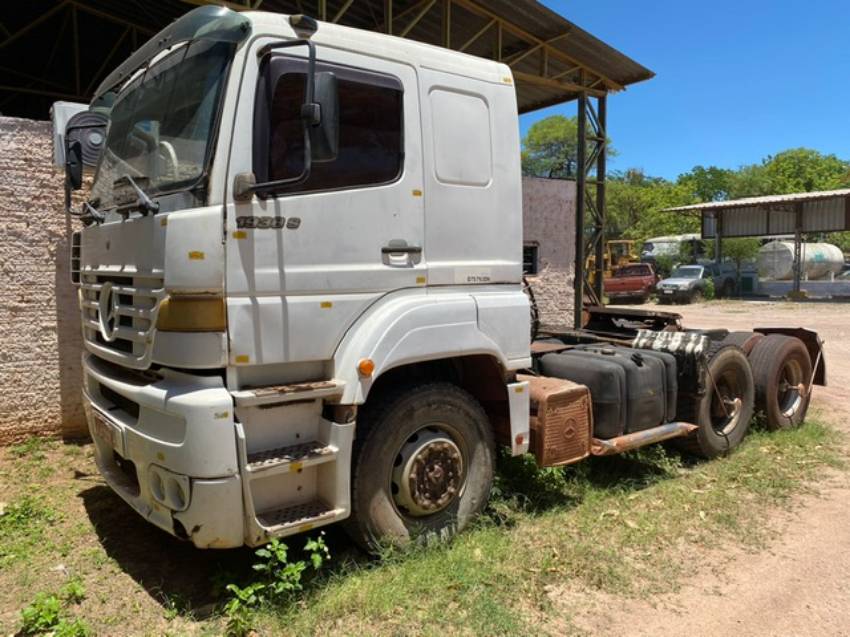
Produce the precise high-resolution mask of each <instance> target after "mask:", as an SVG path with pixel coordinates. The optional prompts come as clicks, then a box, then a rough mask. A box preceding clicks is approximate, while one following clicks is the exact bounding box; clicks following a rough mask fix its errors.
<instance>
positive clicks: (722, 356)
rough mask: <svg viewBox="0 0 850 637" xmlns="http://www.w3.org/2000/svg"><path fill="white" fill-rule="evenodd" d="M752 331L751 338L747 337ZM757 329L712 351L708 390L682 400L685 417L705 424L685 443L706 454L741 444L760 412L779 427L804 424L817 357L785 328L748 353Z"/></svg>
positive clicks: (731, 337) (768, 424)
mask: <svg viewBox="0 0 850 637" xmlns="http://www.w3.org/2000/svg"><path fill="white" fill-rule="evenodd" d="M745 337H746V338H745ZM752 337H753V334H752V333H739V332H734V333H731V334H729V336H728V337H727V338H726V339H724V340H723V341H720V342H719V343H718V344H717V345H716V346H715V348H714V349H713V351H711V352H710V353H709V359H708V363H707V370H706V376H707V378H706V383H705V384H706V391H705V393H704V394H703V396H702V397H701V398H699V399H698V400H696V401H694V400H690V401H687V402H684V403H680V409H679V414H678V415H679V419H680V420H685V421H687V422H692V423H694V424H696V425H698V426H699V429H698V430H697V431H696V432H695V433H694V434H692V435H691V436H690V437H688V438H686V439H684V440H682V441H681V446H682V447H683V448H684V449H685V450H687V451H689V452H692V453H694V454H696V455H699V456H702V457H704V458H714V457H717V456H719V455H722V454H724V453H728V452H729V451H731V450H732V449H734V448H735V447H737V446H738V445H739V444H740V443H741V441H742V440H743V438H744V436H745V435H746V433H747V430H748V429H749V426H750V421H751V420H752V418H753V415H754V414H755V413H759V414H761V415H762V416H763V418H764V424H765V426H766V427H767V428H768V429H770V430H772V431H776V430H779V429H788V428H792V427H796V426H798V425H800V424H801V423H802V422H803V420H804V419H805V417H806V412H807V411H808V408H809V400H810V397H811V380H812V361H811V358H810V356H809V352H808V350H807V349H806V347H805V345H803V342H802V341H800V340H799V339H797V338H793V337H790V336H784V335H781V334H769V335H767V336H764V337H763V338H759V339H757V340H755V344H754V345H752V347H751V349H750V350H749V355H747V354H745V353H744V351H743V350H742V349H741V347H740V345H742V344H744V343H747V342H748V341H749V342H750V343H752V341H750V339H751V338H752Z"/></svg>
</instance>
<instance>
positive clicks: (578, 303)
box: [573, 93, 587, 329]
mask: <svg viewBox="0 0 850 637" xmlns="http://www.w3.org/2000/svg"><path fill="white" fill-rule="evenodd" d="M586 132H587V95H585V94H584V93H582V94H580V95H579V98H578V140H577V152H576V154H577V156H578V157H577V160H576V236H575V251H576V261H575V264H574V269H573V289H574V290H575V292H574V296H573V327H574V328H575V329H581V328H582V326H583V325H582V324H583V316H582V311H583V309H584V270H585V263H584V196H585V185H586V184H585V182H586V177H587V175H586V174H585V172H584V160H585V141H586V137H585V135H586Z"/></svg>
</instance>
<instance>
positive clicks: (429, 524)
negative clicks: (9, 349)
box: [67, 6, 823, 548]
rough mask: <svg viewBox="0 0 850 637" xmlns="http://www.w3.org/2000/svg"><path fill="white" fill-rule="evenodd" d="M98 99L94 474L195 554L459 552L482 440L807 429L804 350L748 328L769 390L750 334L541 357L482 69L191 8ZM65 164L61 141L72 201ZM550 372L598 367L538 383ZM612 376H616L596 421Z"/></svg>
mask: <svg viewBox="0 0 850 637" xmlns="http://www.w3.org/2000/svg"><path fill="white" fill-rule="evenodd" d="M89 108H90V111H91V112H96V113H100V114H102V115H104V116H106V117H107V118H108V122H109V124H108V129H107V132H106V137H105V143H104V147H103V151H102V154H101V156H100V160H99V164H98V168H97V172H96V174H95V177H94V183H93V187H92V190H91V195H90V198H89V199H88V201H87V202H86V203H84V204H83V206H82V208H81V209H80V210H79V211H75V212H73V214H77V215H79V216H81V217H82V218H83V221H84V223H85V227H84V228H83V230H82V231H81V233H80V235H79V245H80V253H79V299H80V310H81V319H82V330H83V337H84V343H85V348H86V353H85V355H84V356H83V361H82V364H83V368H84V388H83V392H84V403H85V409H86V413H87V417H88V420H89V425H90V431H91V434H92V438H93V439H94V443H95V446H96V459H97V464H98V467H99V469H100V471H101V472H102V474H103V475H104V477H105V478H106V480H107V482H108V483H109V485H110V486H111V487H112V488H113V489H114V490H115V491H116V492H117V493H118V494H119V495H120V496H121V497H122V498H123V499H124V500H125V501H126V502H127V503H128V504H129V505H130V506H131V507H132V508H133V509H135V510H136V511H137V512H138V513H139V514H140V515H141V516H143V517H144V518H145V519H147V520H149V521H150V522H152V523H153V524H155V525H156V526H158V527H160V528H162V529H164V530H165V531H167V532H169V533H172V534H174V535H176V536H178V537H182V538H184V539H187V540H191V541H192V542H193V543H194V544H195V545H196V546H198V547H217V548H224V547H234V546H240V545H243V544H248V545H257V544H260V543H263V542H266V541H268V539H269V538H271V537H275V536H286V535H291V534H294V533H299V532H302V531H305V530H308V529H311V528H314V527H317V526H321V525H326V524H329V523H332V522H336V521H339V520H346V521H347V528H348V530H349V531H350V533H351V534H352V537H353V538H354V539H355V540H357V541H358V542H360V543H361V544H363V545H364V546H367V547H374V546H375V545H376V544H377V543H378V542H379V541H381V540H383V539H386V538H389V539H394V540H400V541H405V540H406V539H408V538H410V537H413V536H418V535H422V534H425V535H428V534H437V535H441V536H446V535H450V534H451V533H453V532H455V531H457V530H460V529H462V528H463V527H464V526H465V525H466V524H467V523H468V522H469V520H470V519H471V518H472V517H474V516H475V515H476V514H477V513H478V512H480V511H481V510H482V509H483V508H484V507H485V506H486V504H487V500H488V495H489V491H490V486H491V482H492V480H493V475H494V471H495V458H496V453H495V449H496V444H503V445H506V446H507V447H509V448H510V449H511V450H512V452H513V453H514V454H522V453H526V452H527V451H529V449H530V450H531V451H532V452H533V453H534V454H535V455H536V456H537V458H538V460H539V461H540V462H541V463H542V464H547V465H563V464H568V463H570V462H575V461H577V460H580V459H582V458H584V457H586V456H588V455H590V454H592V453H595V454H608V453H616V452H620V451H624V450H627V449H630V448H634V447H636V446H639V445H642V444H648V443H650V442H656V441H658V440H663V439H666V438H670V437H676V436H678V437H682V439H683V440H684V441H685V442H686V443H687V444H689V445H690V446H691V447H692V448H693V449H695V450H696V451H698V452H699V453H702V454H703V455H707V456H712V455H716V454H718V453H722V452H724V451H726V450H728V449H730V448H732V447H733V446H734V445H735V444H737V442H738V441H739V440H740V438H741V437H742V436H743V433H745V432H746V428H747V426H748V424H749V419H750V415H751V414H752V411H753V408H754V405H756V404H757V401H758V400H762V403H765V401H768V402H770V401H773V402H775V403H776V408H777V409H780V411H781V412H782V413H786V412H787V413H790V416H782V418H786V419H787V420H788V423H791V422H792V421H793V422H794V423H796V422H799V421H800V420H801V419H802V417H803V415H804V414H805V409H806V407H807V405H808V400H809V395H810V391H809V390H810V386H811V384H812V382H813V381H814V382H820V381H821V380H822V379H823V375H822V374H820V376H817V377H815V376H813V370H815V369H821V370H822V368H823V364H822V360H821V358H820V354H819V348H818V346H817V343H816V341H812V340H811V338H808V340H807V341H806V345H804V343H803V341H801V340H798V339H797V338H792V337H789V336H776V335H766V336H763V338H762V340H761V342H762V343H764V342H767V341H771V342H772V341H773V340H775V339H776V338H779V339H780V340H781V342H782V347H784V348H785V349H784V350H782V351H783V352H785V354H783V356H784V358H782V365H783V366H784V367H781V369H780V372H781V370H785V369H786V367H787V368H788V369H787V370H786V371H785V372H781V373H782V374H785V375H784V376H782V377H781V378H782V379H783V380H782V382H783V383H784V384H783V385H781V391H780V390H779V389H776V388H774V390H773V393H772V394H771V393H769V392H768V396H767V398H764V397H763V396H762V397H761V398H759V396H760V395H757V392H759V391H762V389H763V387H764V386H766V385H765V382H768V381H763V382H762V385H761V386H760V385H758V380H756V382H754V380H753V373H754V371H755V372H756V373H759V370H760V369H761V368H758V369H756V368H755V367H754V368H753V370H751V369H750V366H749V364H748V362H747V358H746V356H747V350H745V349H742V347H746V346H750V350H752V352H753V353H752V354H751V358H752V357H753V356H755V354H756V352H757V351H761V350H759V349H758V348H759V344H758V343H756V344H754V345H752V343H751V342H752V341H753V339H756V340H758V337H759V336H760V335H755V334H750V337H752V338H751V339H750V340H749V341H747V342H746V343H745V342H744V341H743V340H742V341H741V342H737V341H736V343H735V344H730V343H725V341H723V340H722V339H720V340H717V339H715V340H712V338H711V335H710V334H708V335H707V334H705V333H699V332H683V331H681V332H676V331H673V332H671V331H670V325H666V327H667V328H668V329H666V330H665V331H663V332H661V331H653V330H652V329H644V330H642V331H640V332H638V331H635V330H634V326H635V324H636V323H635V321H634V319H628V320H625V319H623V320H615V318H614V317H613V315H609V316H608V319H610V321H611V324H610V325H609V326H608V327H605V328H604V329H602V328H600V329H598V330H596V331H594V329H593V327H592V326H590V327H589V328H588V330H584V331H579V332H580V333H578V332H577V333H576V334H564V335H561V337H560V338H559V339H546V340H543V341H539V342H537V343H535V344H534V345H532V343H531V338H530V334H531V329H530V318H529V317H530V308H529V299H528V297H527V295H526V294H525V293H524V291H523V284H522V199H521V177H520V141H519V133H518V121H517V106H516V96H515V90H514V86H513V80H512V76H511V71H510V69H509V68H508V67H507V66H505V65H503V64H499V63H496V62H491V61H487V60H483V59H479V58H475V57H470V56H467V55H463V54H460V53H455V52H451V51H448V50H444V49H440V48H436V47H432V46H427V45H423V44H418V43H415V42H412V41H408V40H404V39H400V38H394V37H390V36H386V35H382V34H377V33H371V32H365V31H359V30H355V29H351V28H345V27H341V26H337V25H333V24H325V23H317V22H315V21H313V20H311V19H309V18H304V17H302V16H291V17H287V16H282V15H280V14H275V13H262V12H246V13H235V12H232V11H230V10H228V9H224V8H221V7H212V6H206V7H201V8H198V9H196V10H194V11H192V12H190V13H188V14H187V15H185V16H184V17H182V18H181V19H179V20H177V21H176V22H174V23H173V24H171V25H170V26H169V27H167V28H166V29H164V30H163V31H162V32H161V33H159V34H158V35H157V36H155V37H154V38H153V39H152V40H151V41H150V42H148V43H147V44H145V45H144V46H142V47H141V48H140V49H139V50H138V51H137V52H136V53H134V54H133V56H132V57H131V58H130V59H128V60H127V61H126V62H124V63H123V64H122V65H121V66H120V67H119V68H118V69H116V70H115V71H114V72H113V73H112V74H111V75H109V77H108V78H107V79H106V80H105V81H104V82H103V83H102V85H101V86H100V87H99V88H98V90H97V93H96V97H95V98H94V100H93V101H92V103H91V105H90V107H89ZM80 152H81V151H80V144H79V143H78V142H71V143H69V144H68V147H67V154H68V162H67V182H68V187H69V189H75V188H79V186H80V183H81V164H80ZM621 318H622V317H621ZM624 320H625V322H623V321H624ZM662 322H663V319H662ZM646 326H649V323H647V324H646ZM630 330H632V331H631V332H630ZM602 332H605V334H604V335H602ZM632 332H633V333H632ZM612 334H613V336H612ZM764 334H769V331H765V332H764ZM806 334H808V333H806ZM730 336H731V335H730ZM809 336H810V335H809ZM724 338H725V337H724ZM636 339H642V340H640V343H638V340H636ZM783 339H784V340H783ZM633 340H634V341H635V345H636V346H637V345H640V347H643V349H640V350H638V349H634V348H631V347H624V346H630V345H631V344H632V341H633ZM588 342H589V343H591V344H593V343H596V344H597V345H599V344H602V345H605V347H602V348H601V349H599V348H596V349H593V348H589V349H586V351H585V350H582V349H581V348H582V347H584V346H583V345H581V343H585V345H586V344H587V343H588ZM720 343H724V344H723V346H722V347H719V349H720V355H715V354H716V350H717V349H718V346H719V344H720ZM812 343H814V345H812ZM614 347H616V348H618V349H617V351H613V348H614ZM776 347H777V346H776V345H775V344H773V345H771V349H770V352H771V353H775V351H774V350H775V349H776ZM609 349H611V351H608V350H609ZM573 350H575V352H574V351H573ZM652 351H656V352H659V356H658V357H654V358H653V356H652V355H651V352H652ZM765 351H766V350H765ZM664 352H671V353H672V354H663V353H664ZM662 354H663V356H662ZM571 356H575V357H578V356H582V357H584V358H583V359H582V360H585V361H586V363H585V364H583V365H580V366H579V367H581V368H582V369H581V373H582V374H583V373H584V372H586V371H587V370H588V369H590V370H600V371H599V373H598V374H596V373H592V374H591V376H590V377H587V378H586V382H580V381H578V379H576V378H570V374H571V372H569V371H564V372H563V374H562V375H561V377H555V376H557V375H558V371H557V370H559V369H560V370H569V369H573V367H571V365H572V364H573V363H575V362H576V361H575V360H574V359H573V358H571ZM606 357H607V358H606ZM665 357H666V358H665ZM762 358H764V356H762ZM773 358H775V356H773V357H772V358H771V360H773ZM602 359H604V360H602ZM662 359H663V360H662ZM677 359H678V360H677ZM614 360H616V361H619V362H618V363H617V365H619V366H620V367H622V370H623V371H619V369H620V367H617V368H616V369H615V368H614V367H612V365H613V363H612V362H611V361H614ZM656 360H662V362H661V363H660V367H659V364H658V363H656V362H653V361H656ZM718 361H720V363H718ZM742 361H743V362H742ZM788 361H790V362H788ZM721 363H722V365H721V367H717V365H719V364H721ZM786 363H788V365H786ZM712 365H714V367H712ZM770 365H774V364H773V363H772V362H771V363H770ZM547 366H548V368H551V369H553V370H555V372H553V373H552V375H550V376H546V375H545V374H544V371H545V369H546V368H547ZM724 366H725V367H724ZM774 366H775V365H774ZM712 369H713V371H714V376H711V378H712V379H716V382H715V381H714V380H712V381H711V383H709V382H708V381H707V380H706V379H707V378H709V375H710V373H711V371H712ZM765 369H767V367H765ZM706 370H707V371H706ZM768 372H769V374H774V372H775V370H774V369H773V367H770V369H769V370H768ZM768 372H765V373H768ZM780 372H776V374H780ZM608 373H611V374H614V377H616V378H624V379H627V380H625V381H624V382H625V384H624V385H622V386H616V387H615V389H614V391H615V392H616V391H620V392H621V393H620V394H616V393H615V394H614V398H613V401H614V402H613V403H611V404H609V402H605V401H606V399H605V397H604V396H603V394H605V393H606V392H608V389H610V388H606V387H603V386H602V385H600V384H599V383H600V382H601V381H600V379H602V378H604V377H606V376H605V374H608ZM659 374H660V375H659ZM579 375H580V376H581V374H579ZM774 375H775V374H774ZM582 378H584V376H582ZM677 378H678V381H679V394H678V398H677V393H676V391H677V390H676V387H675V385H676V379H677ZM776 378H779V376H776ZM774 380H776V379H775V378H774V376H771V377H770V379H769V382H774ZM573 381H577V382H573ZM776 382H779V381H776ZM597 386H599V387H600V388H599V389H596V387H597ZM759 387H762V389H759ZM771 387H773V386H771ZM662 394H663V395H664V396H665V398H664V399H662V398H660V397H659V396H661V395H662ZM606 395H607V394H606ZM597 398H598V399H597ZM618 400H619V401H620V402H619V404H620V407H622V408H618V407H617V401H618ZM660 400H665V403H664V408H663V409H658V408H657V404H658V402H659V401H660ZM677 401H678V403H677ZM781 401H786V402H781ZM789 401H790V402H789ZM786 403H787V404H786ZM626 404H628V405H629V407H628V409H626V408H625V407H624V406H625V405H626ZM677 404H678V405H679V411H681V413H683V414H687V419H688V422H682V418H681V417H679V418H678V419H677V417H676V414H675V411H676V409H677ZM765 404H766V403H765ZM771 404H772V403H771ZM671 405H672V407H671ZM789 405H790V406H789ZM789 409H790V410H791V411H788V410H789ZM597 412H598V413H597ZM783 424H787V423H785V421H778V426H783ZM603 425H604V428H605V435H603V431H602V428H603ZM595 426H596V429H594V427H595ZM529 445H531V446H529Z"/></svg>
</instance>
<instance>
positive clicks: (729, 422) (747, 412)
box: [678, 342, 755, 458]
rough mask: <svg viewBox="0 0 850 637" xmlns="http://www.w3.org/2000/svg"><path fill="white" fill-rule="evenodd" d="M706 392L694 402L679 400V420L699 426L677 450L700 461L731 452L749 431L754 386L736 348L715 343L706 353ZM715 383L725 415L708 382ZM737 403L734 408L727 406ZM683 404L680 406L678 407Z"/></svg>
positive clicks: (750, 372)
mask: <svg viewBox="0 0 850 637" xmlns="http://www.w3.org/2000/svg"><path fill="white" fill-rule="evenodd" d="M707 367H708V373H707V374H706V376H707V378H706V379H705V386H706V392H705V394H704V395H703V396H702V397H700V398H699V399H698V400H689V401H680V404H679V408H678V417H679V420H683V421H685V422H689V423H692V424H695V425H697V426H699V429H698V430H697V431H695V432H694V433H693V434H691V435H690V436H688V437H687V438H684V439H682V440H681V441H680V447H681V448H682V449H683V450H685V451H687V452H689V453H692V454H694V455H697V456H701V457H703V458H716V457H718V456H722V455H724V454H726V453H729V452H730V451H732V450H733V449H735V448H736V447H737V446H738V445H739V444H741V441H742V440H743V439H744V436H745V435H746V433H747V430H748V429H749V428H750V421H751V420H752V417H753V409H754V404H755V383H754V382H753V374H752V371H751V369H750V363H749V362H748V361H747V357H746V356H745V355H744V352H742V351H741V350H740V348H738V347H736V346H734V345H724V344H723V342H720V343H718V344H717V346H716V347H715V349H714V351H713V352H710V353H709V359H708V364H707ZM712 378H713V379H714V381H715V382H716V383H717V388H718V390H719V391H720V394H721V395H722V396H723V397H724V398H726V399H727V402H726V403H725V405H723V406H725V407H726V412H729V411H732V413H731V414H730V415H731V417H727V415H726V412H724V411H723V406H722V405H721V402H720V400H718V396H717V393H718V392H717V391H715V388H714V386H713V384H712V381H711V379H712ZM731 399H738V400H740V404H739V405H738V406H737V409H736V408H735V407H733V405H731V404H729V403H730V402H731ZM682 402H684V404H682Z"/></svg>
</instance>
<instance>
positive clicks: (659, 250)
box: [643, 241, 679, 255]
mask: <svg viewBox="0 0 850 637" xmlns="http://www.w3.org/2000/svg"><path fill="white" fill-rule="evenodd" d="M643 251H644V253H645V254H656V255H665V254H668V255H674V254H678V252H679V244H678V243H677V242H675V241H655V242H651V241H647V242H646V243H644V244H643Z"/></svg>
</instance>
